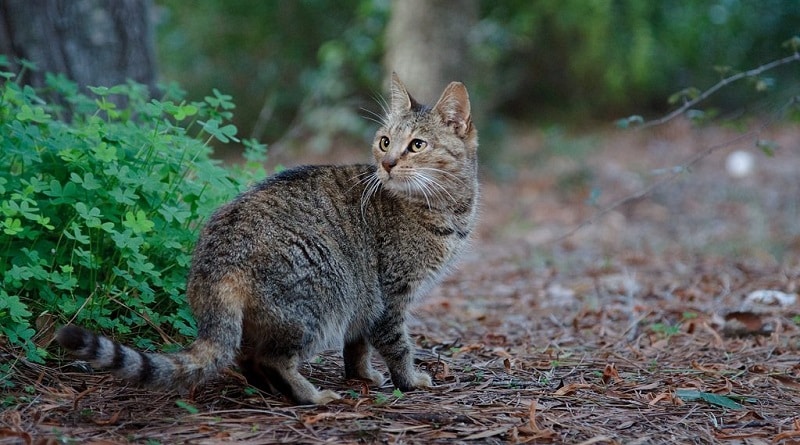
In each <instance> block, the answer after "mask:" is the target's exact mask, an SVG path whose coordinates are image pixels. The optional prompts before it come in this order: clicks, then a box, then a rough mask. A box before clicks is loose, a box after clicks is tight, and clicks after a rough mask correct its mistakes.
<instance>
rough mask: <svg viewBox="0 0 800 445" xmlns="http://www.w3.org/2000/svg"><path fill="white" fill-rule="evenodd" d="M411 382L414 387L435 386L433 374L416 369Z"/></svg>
mask: <svg viewBox="0 0 800 445" xmlns="http://www.w3.org/2000/svg"><path fill="white" fill-rule="evenodd" d="M411 384H412V385H413V386H414V388H430V387H431V386H433V380H431V376H430V375H428V374H427V373H425V372H419V371H414V373H413V374H411Z"/></svg>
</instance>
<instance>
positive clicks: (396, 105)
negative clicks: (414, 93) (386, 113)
mask: <svg viewBox="0 0 800 445" xmlns="http://www.w3.org/2000/svg"><path fill="white" fill-rule="evenodd" d="M418 106H419V104H418V103H417V101H416V100H414V98H413V97H411V95H410V94H408V90H406V86H405V85H403V82H401V81H400V77H398V76H397V73H395V72H392V112H393V113H402V112H404V111H409V110H411V109H412V108H414V107H418Z"/></svg>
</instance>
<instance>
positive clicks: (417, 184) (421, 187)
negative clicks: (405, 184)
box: [409, 175, 433, 210]
mask: <svg viewBox="0 0 800 445" xmlns="http://www.w3.org/2000/svg"><path fill="white" fill-rule="evenodd" d="M409 179H410V181H411V183H412V185H413V186H414V188H416V189H417V190H418V191H419V192H420V193H422V197H423V198H425V203H426V204H427V205H428V210H432V209H433V207H432V206H431V200H430V198H428V192H429V191H431V189H430V188H429V187H428V184H427V182H426V181H425V177H424V176H421V175H413V176H410V177H409Z"/></svg>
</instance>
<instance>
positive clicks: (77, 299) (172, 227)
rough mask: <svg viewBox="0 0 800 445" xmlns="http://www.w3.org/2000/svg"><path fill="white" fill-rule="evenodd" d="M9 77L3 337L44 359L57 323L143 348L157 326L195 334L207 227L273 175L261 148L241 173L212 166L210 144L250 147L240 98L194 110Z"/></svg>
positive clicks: (4, 101) (0, 122) (2, 90)
mask: <svg viewBox="0 0 800 445" xmlns="http://www.w3.org/2000/svg"><path fill="white" fill-rule="evenodd" d="M4 62H5V61H4V60H3V59H0V67H2V66H8V65H7V64H6V63H4ZM0 77H1V78H2V79H5V80H4V81H3V82H2V83H1V84H0V257H2V261H0V275H2V277H3V278H2V287H0V337H6V338H7V339H8V343H9V344H10V345H11V346H12V347H17V348H20V349H21V350H22V351H24V353H25V355H26V356H27V358H28V359H29V360H33V361H41V360H42V359H43V358H44V357H45V356H46V355H47V353H46V350H45V349H44V348H43V346H45V345H46V342H47V341H48V340H49V339H47V338H40V336H41V335H43V333H37V331H36V329H35V328H34V325H35V323H34V321H35V320H36V319H37V318H38V317H40V316H42V315H45V314H49V316H55V317H56V318H57V319H58V320H59V321H60V322H61V323H67V322H72V321H74V322H76V323H79V324H82V325H86V326H88V327H91V328H94V329H99V330H102V331H105V332H109V333H113V335H114V336H115V337H117V338H121V339H127V340H132V341H133V342H134V343H135V344H136V345H137V346H139V347H143V348H152V347H153V345H154V342H153V339H154V338H157V337H156V336H155V329H151V327H158V331H159V333H160V334H162V335H163V334H166V335H168V336H169V337H171V338H172V339H173V340H175V341H178V342H182V341H185V340H186V339H187V338H189V337H192V336H194V335H195V324H194V320H193V318H192V316H191V313H190V311H189V309H188V308H187V306H186V302H185V299H184V290H185V280H186V275H187V269H188V267H189V263H190V259H191V252H192V248H193V245H194V243H195V240H196V237H197V232H198V230H199V228H200V227H201V226H202V223H203V221H204V219H205V218H206V217H208V216H209V215H210V214H211V213H212V211H213V210H214V209H215V208H216V207H217V206H218V205H220V203H222V202H224V201H227V200H229V199H231V198H232V197H233V196H234V195H236V194H237V193H238V192H240V191H241V190H243V189H244V188H245V187H246V186H247V185H248V184H249V183H251V182H253V181H255V180H257V179H259V178H261V177H263V176H264V170H263V168H262V167H260V161H262V160H263V158H264V153H265V147H264V146H263V145H260V144H258V143H256V142H254V141H244V144H245V146H247V147H248V153H247V159H248V162H247V163H246V165H245V166H243V167H239V168H236V169H235V170H234V171H230V170H226V169H225V168H223V167H221V166H220V165H219V162H218V161H215V160H212V159H211V158H210V153H211V149H210V147H209V143H210V142H211V141H212V140H218V141H220V142H223V143H224V142H228V141H237V142H238V141H239V140H238V139H237V137H236V128H235V127H234V126H232V125H230V124H228V121H229V120H230V119H231V117H232V112H231V110H232V109H233V108H234V104H233V103H232V102H231V98H230V96H227V95H224V94H221V93H219V92H218V91H216V90H215V91H214V95H213V96H208V97H206V98H205V99H204V100H203V101H198V102H187V101H186V100H184V99H183V92H182V91H180V89H179V88H177V87H175V86H172V87H169V88H167V93H166V95H165V97H164V98H162V99H160V100H156V99H149V94H148V92H147V90H146V88H145V87H144V86H142V85H138V84H135V83H129V84H127V85H119V86H114V87H110V88H105V87H99V88H91V91H92V93H93V95H94V96H93V97H90V96H89V95H85V94H82V93H79V92H78V88H77V86H76V85H75V84H74V83H72V82H70V81H69V80H67V79H66V78H64V77H62V76H52V75H48V77H47V89H46V90H43V91H37V90H35V89H33V88H31V87H29V86H23V85H21V84H20V83H18V82H19V80H20V77H19V76H18V75H17V74H15V73H10V72H0ZM112 95H122V96H124V98H125V99H126V100H125V101H124V103H126V104H127V105H125V106H124V107H119V108H118V107H117V106H116V105H115V104H114V102H111V101H109V100H108V99H109V97H110V96H112ZM162 338H163V337H162ZM162 341H163V340H159V343H161V342H162Z"/></svg>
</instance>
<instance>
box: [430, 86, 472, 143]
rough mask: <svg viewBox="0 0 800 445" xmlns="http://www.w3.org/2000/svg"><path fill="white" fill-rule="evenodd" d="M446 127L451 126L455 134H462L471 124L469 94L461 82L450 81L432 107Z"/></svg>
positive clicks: (465, 132)
mask: <svg viewBox="0 0 800 445" xmlns="http://www.w3.org/2000/svg"><path fill="white" fill-rule="evenodd" d="M433 109H434V110H436V111H437V112H438V113H439V115H440V116H442V119H443V120H444V122H445V124H446V125H447V126H448V127H453V128H454V129H455V131H456V134H458V135H459V136H464V135H466V134H467V132H468V131H469V128H470V126H471V125H472V119H471V116H470V105H469V94H467V88H466V87H465V86H464V84H463V83H461V82H450V85H448V86H447V88H445V89H444V92H443V93H442V97H440V98H439V101H438V102H436V105H434V107H433Z"/></svg>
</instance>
